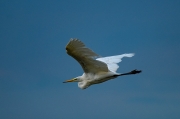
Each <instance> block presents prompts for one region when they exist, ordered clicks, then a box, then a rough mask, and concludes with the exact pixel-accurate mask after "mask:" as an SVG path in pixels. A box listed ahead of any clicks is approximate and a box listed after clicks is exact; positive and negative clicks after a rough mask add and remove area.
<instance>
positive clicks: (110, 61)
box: [96, 53, 134, 72]
mask: <svg viewBox="0 0 180 119" xmlns="http://www.w3.org/2000/svg"><path fill="white" fill-rule="evenodd" d="M132 56H134V53H129V54H122V55H115V56H109V57H101V58H97V59H96V60H98V61H101V62H104V63H106V64H107V66H108V69H109V70H110V71H112V72H116V71H117V69H118V68H119V66H118V65H117V63H119V62H121V61H122V60H121V59H122V58H123V57H132Z"/></svg>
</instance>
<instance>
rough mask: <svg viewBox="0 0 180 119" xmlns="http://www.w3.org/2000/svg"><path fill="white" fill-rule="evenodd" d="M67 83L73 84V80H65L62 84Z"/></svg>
mask: <svg viewBox="0 0 180 119" xmlns="http://www.w3.org/2000/svg"><path fill="white" fill-rule="evenodd" d="M68 82H74V78H73V79H70V80H66V81H64V82H63V83H68Z"/></svg>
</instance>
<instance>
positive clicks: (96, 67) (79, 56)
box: [66, 39, 108, 73]
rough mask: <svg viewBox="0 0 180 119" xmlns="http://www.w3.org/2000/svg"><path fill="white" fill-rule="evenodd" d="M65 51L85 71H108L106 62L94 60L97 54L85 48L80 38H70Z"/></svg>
mask: <svg viewBox="0 0 180 119" xmlns="http://www.w3.org/2000/svg"><path fill="white" fill-rule="evenodd" d="M66 51H67V53H68V54H69V55H70V56H72V57H73V58H74V59H76V60H77V61H78V62H79V63H80V65H81V66H82V68H83V70H84V72H85V73H98V72H108V67H107V65H106V63H104V62H101V61H98V60H95V58H97V57H98V56H99V55H98V54H96V53H94V52H93V51H92V50H90V49H89V48H87V47H86V46H85V45H84V43H82V42H81V41H80V40H78V39H70V42H69V43H68V44H67V46H66Z"/></svg>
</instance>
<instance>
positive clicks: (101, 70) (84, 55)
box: [63, 39, 141, 89]
mask: <svg viewBox="0 0 180 119" xmlns="http://www.w3.org/2000/svg"><path fill="white" fill-rule="evenodd" d="M66 51H67V54H69V55H70V56H72V57H73V58H74V59H76V60H77V61H78V62H79V63H80V65H81V66H82V68H83V70H84V73H83V75H82V76H78V77H76V78H73V79H71V80H66V81H65V82H63V83H67V82H78V87H79V88H81V89H86V88H87V87H89V86H91V85H93V84H98V83H102V82H105V81H107V80H110V79H113V78H117V77H118V76H123V75H130V74H137V73H140V72H141V70H132V71H131V72H128V73H122V74H121V73H117V72H116V70H117V69H118V68H119V66H118V65H117V63H119V62H121V59H122V58H123V57H132V56H134V53H128V54H122V55H115V56H109V57H100V56H99V55H97V54H96V53H95V52H93V51H92V50H90V49H89V48H87V47H86V46H85V45H84V44H83V43H82V42H81V41H80V40H78V39H70V41H69V43H68V44H67V46H66Z"/></svg>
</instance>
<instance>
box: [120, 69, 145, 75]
mask: <svg viewBox="0 0 180 119" xmlns="http://www.w3.org/2000/svg"><path fill="white" fill-rule="evenodd" d="M141 72H142V71H141V70H136V69H135V70H132V71H131V72H128V73H123V74H120V75H119V76H123V75H130V74H138V73H141Z"/></svg>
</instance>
